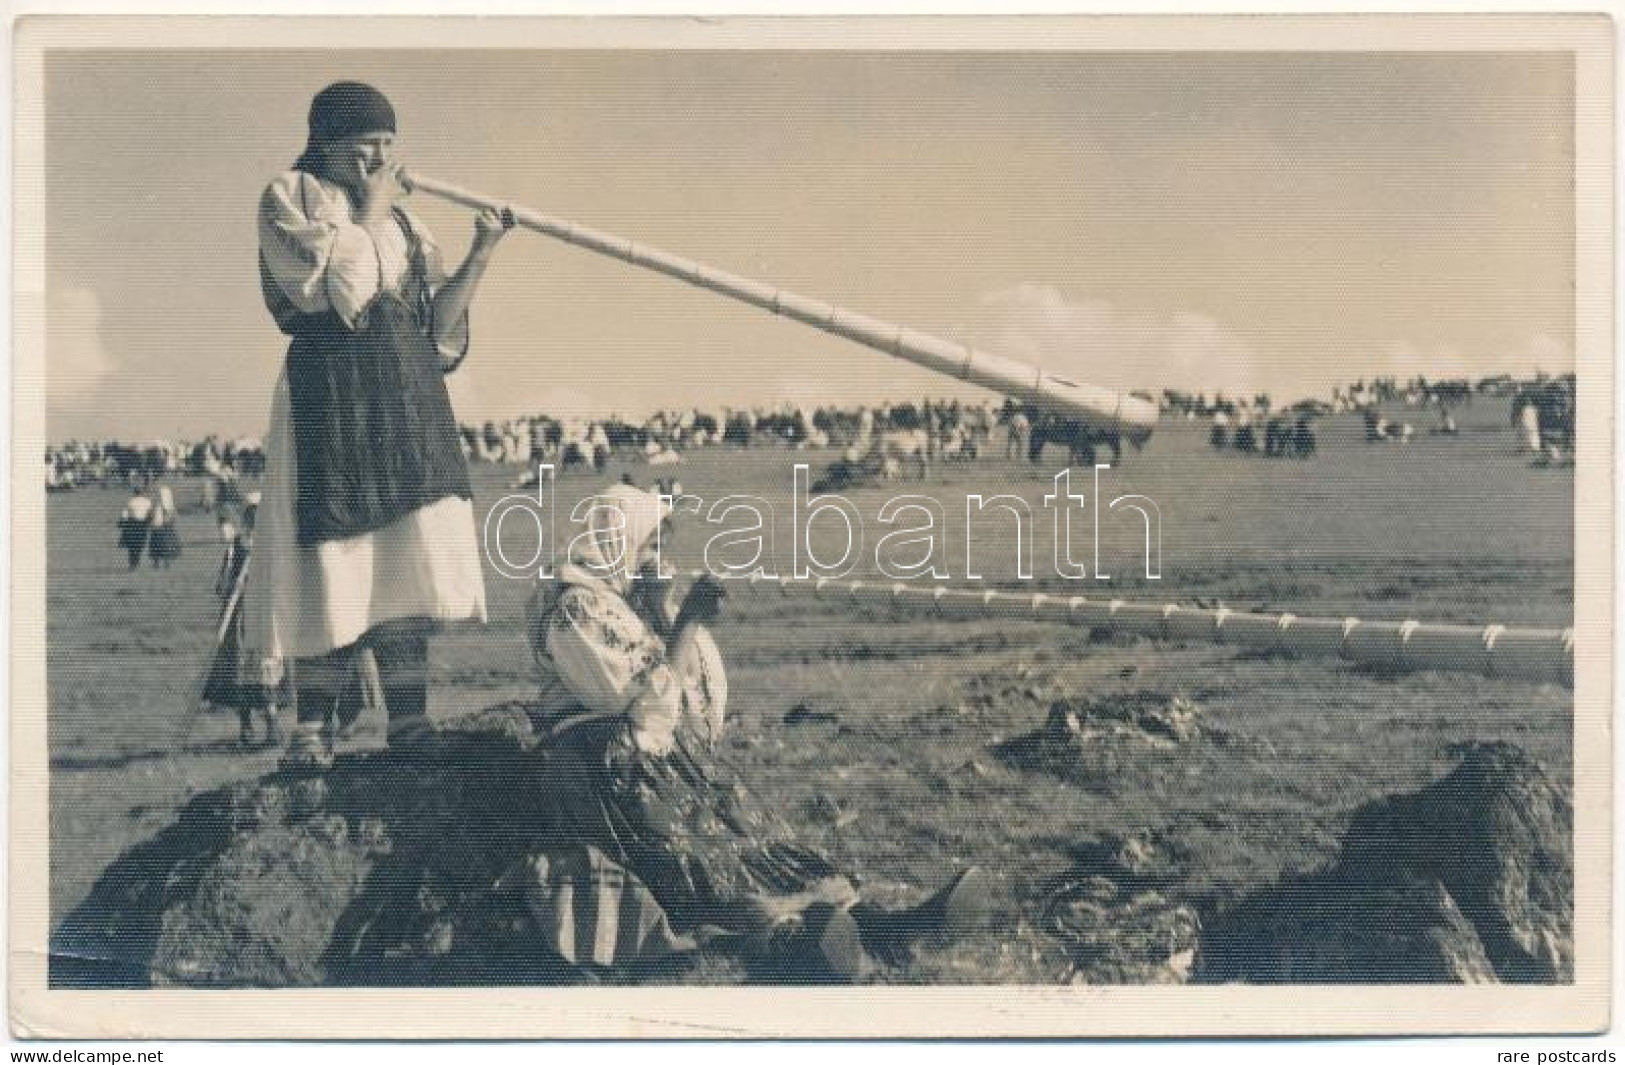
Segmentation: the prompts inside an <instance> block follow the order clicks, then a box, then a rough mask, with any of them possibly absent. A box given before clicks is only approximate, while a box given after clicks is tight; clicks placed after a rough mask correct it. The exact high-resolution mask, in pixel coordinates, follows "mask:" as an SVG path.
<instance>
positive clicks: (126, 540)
mask: <svg viewBox="0 0 1625 1065" xmlns="http://www.w3.org/2000/svg"><path fill="white" fill-rule="evenodd" d="M151 534H152V500H150V499H148V498H147V497H146V494H145V493H143V492H142V491H141V489H140V488H132V489H130V498H129V499H127V500H125V501H124V511H123V513H121V514H120V515H119V519H118V543H119V546H120V547H121V548H123V549H124V550H125V551H126V552H127V553H128V554H129V557H130V568H131V569H135V568H136V567H138V566H140V565H141V556H142V555H144V554H145V553H146V550H147V540H148V538H149V537H150V536H151Z"/></svg>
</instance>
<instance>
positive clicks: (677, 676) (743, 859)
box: [527, 485, 986, 980]
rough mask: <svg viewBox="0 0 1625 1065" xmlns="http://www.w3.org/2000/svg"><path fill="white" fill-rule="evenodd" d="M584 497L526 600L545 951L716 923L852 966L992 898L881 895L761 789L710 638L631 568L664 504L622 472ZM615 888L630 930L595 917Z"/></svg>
mask: <svg viewBox="0 0 1625 1065" xmlns="http://www.w3.org/2000/svg"><path fill="white" fill-rule="evenodd" d="M594 503H595V505H594V507H593V509H592V510H591V511H590V513H589V515H588V533H587V534H585V535H582V536H578V537H577V538H576V539H575V541H574V542H573V543H572V545H571V553H570V560H569V564H568V565H566V566H564V567H562V568H561V569H560V571H559V574H558V576H557V578H556V579H552V580H548V581H546V582H544V583H542V584H541V585H540V586H539V587H538V589H537V591H536V593H535V594H534V595H533V597H532V599H531V602H530V604H529V606H528V608H527V635H528V639H529V643H530V646H531V652H532V654H533V655H534V657H535V660H536V665H537V669H538V673H539V679H540V681H541V697H540V701H539V709H538V711H537V713H536V717H537V718H538V723H539V724H540V725H541V727H542V729H543V730H544V731H545V732H546V733H547V734H548V763H549V774H548V779H549V781H550V790H549V800H550V801H549V803H548V807H549V808H550V809H551V810H552V811H553V816H554V823H553V826H552V832H553V835H554V837H555V840H556V844H555V846H554V847H553V850H552V853H551V854H550V855H549V856H547V858H546V860H545V861H542V862H540V863H538V865H539V866H540V867H541V869H542V870H543V875H541V876H538V877H534V878H533V883H532V885H531V889H530V891H529V897H530V900H531V909H532V912H533V914H534V915H535V917H536V918H537V922H538V925H539V927H540V928H541V929H542V931H543V932H544V933H545V934H547V935H548V936H549V937H550V942H551V943H552V945H553V947H554V949H555V951H557V952H558V953H559V954H561V955H562V956H564V957H565V958H566V959H569V960H573V959H574V957H575V956H577V955H585V954H586V953H587V950H586V945H587V944H594V945H595V949H594V950H593V951H592V952H591V957H592V960H594V961H595V962H597V963H598V964H612V963H618V962H621V961H623V960H624V961H633V962H635V961H638V960H641V959H642V958H644V957H647V956H649V955H651V954H652V955H654V956H659V955H660V954H662V953H664V952H669V951H672V950H675V949H681V948H680V947H679V945H678V944H679V941H680V940H683V939H685V938H687V939H690V940H693V941H701V940H706V939H712V940H713V941H717V942H733V943H735V944H739V945H742V946H743V948H744V949H745V950H746V952H747V953H748V954H749V955H750V956H751V957H752V959H753V960H754V961H755V962H757V963H761V964H765V965H768V966H770V967H772V968H775V969H782V970H784V975H786V976H788V977H791V978H795V979H817V980H832V979H833V980H849V979H854V978H856V977H857V976H859V975H860V974H861V972H862V970H863V968H864V966H865V964H866V960H865V954H864V949H863V948H864V947H868V948H869V949H870V950H873V951H878V952H880V953H882V954H885V953H888V952H889V951H892V950H895V949H898V948H899V947H900V946H901V945H903V944H906V943H907V942H910V941H912V940H913V939H915V938H917V937H918V936H919V935H921V934H924V933H927V932H955V931H962V930H964V929H966V928H967V927H970V926H972V925H974V924H975V923H976V922H977V921H978V920H979V919H980V915H981V911H982V910H983V909H984V908H985V901H986V900H985V898H984V896H983V894H982V892H983V890H984V888H983V885H982V884H981V883H980V881H979V880H978V879H976V878H975V877H973V876H972V875H971V873H970V872H969V871H967V872H966V873H963V874H961V875H960V876H959V877H957V878H955V879H954V880H953V881H952V882H951V883H950V884H949V885H948V886H947V887H946V888H944V889H943V890H942V891H939V892H938V893H937V894H936V895H935V896H933V897H932V898H930V899H928V900H927V901H926V902H925V903H923V904H922V905H920V906H917V907H915V908H913V909H910V910H903V911H887V910H882V909H880V908H878V907H875V906H873V905H871V904H868V903H864V902H860V901H859V899H858V892H857V887H856V885H855V883H854V882H853V880H852V879H851V878H850V877H848V876H847V875H846V874H844V873H843V872H842V871H841V870H839V869H838V868H837V867H836V866H835V865H834V864H833V863H832V862H831V861H830V860H829V859H828V858H826V857H825V856H824V855H822V854H819V853H818V852H816V851H814V850H812V849H809V848H807V847H804V846H801V845H799V844H798V843H796V842H795V839H794V834H793V832H792V831H791V830H790V828H789V826H788V825H786V824H785V823H783V822H782V821H781V820H780V819H779V818H777V817H775V816H774V815H773V814H772V813H771V811H769V810H768V809H767V807H766V806H764V805H763V804H761V803H760V802H757V801H755V799H754V798H753V797H752V795H751V794H750V792H749V791H748V790H747V789H746V788H745V787H744V786H743V784H742V783H741V782H740V781H739V780H738V779H737V778H736V777H735V776H734V775H733V774H732V773H731V772H730V770H729V768H728V767H727V766H726V765H725V764H724V763H723V762H722V760H720V759H719V758H718V757H717V756H716V754H715V751H714V747H715V744H716V742H717V740H718V739H719V738H720V735H721V731H722V727H723V720H724V714H725V711H726V706H727V694H728V688H727V677H726V674H725V672H724V669H723V664H722V658H721V655H720V653H719V652H718V651H717V647H716V644H715V642H714V641H713V640H712V638H711V636H710V634H709V632H707V631H706V630H705V629H704V628H703V627H702V626H698V625H696V626H694V627H693V629H692V631H691V632H690V633H689V635H688V637H687V638H679V639H675V641H674V640H673V637H672V630H673V627H674V625H673V623H674V621H675V616H674V614H675V612H674V611H672V610H671V609H670V601H669V599H668V598H667V597H666V596H665V595H664V594H662V593H663V592H664V590H665V589H666V588H669V585H668V584H667V582H665V581H663V580H651V579H647V578H646V577H645V576H639V577H637V578H634V577H633V574H634V573H636V571H637V565H638V562H637V560H638V559H639V558H640V556H642V555H643V554H644V551H645V545H647V544H648V543H649V541H650V540H651V538H653V537H654V536H656V535H657V533H658V530H659V529H660V528H661V526H662V523H663V522H664V521H665V519H666V517H667V515H668V513H669V512H668V511H667V510H666V508H665V506H664V504H663V503H662V502H661V500H660V497H659V496H657V495H654V494H653V493H646V492H643V491H640V490H639V489H637V488H634V487H631V486H628V485H615V486H614V487H612V488H610V489H608V490H607V491H605V492H603V493H601V494H600V495H599V496H598V497H596V499H595V500H594ZM651 587H653V588H654V589H656V590H655V591H654V593H653V594H650V588H651ZM672 642H675V644H676V648H675V653H674V649H673V647H672V646H671V644H672ZM572 868H573V869H575V870H576V872H575V873H573V874H566V873H563V872H561V870H566V869H572ZM617 870H619V871H622V872H617ZM623 874H624V875H623ZM644 890H646V891H647V892H648V894H649V896H651V897H652V899H653V900H654V901H655V902H656V903H657V904H658V906H659V907H660V911H661V917H660V919H658V920H657V919H654V918H652V917H650V916H649V914H648V906H647V905H646V904H645V902H644V901H643V899H642V896H641V894H639V892H642V891H644ZM610 892H615V893H618V894H620V895H625V894H626V893H630V894H631V895H632V896H633V899H634V901H635V902H636V905H635V906H632V907H631V910H632V911H633V912H635V914H636V915H637V917H638V920H637V922H636V931H637V933H638V934H637V935H632V936H628V935H626V934H625V929H626V926H627V921H626V920H625V919H624V918H622V919H619V920H617V921H616V922H614V923H615V927H613V928H611V927H608V926H606V925H604V921H605V920H607V919H606V918H602V917H601V915H603V914H609V915H612V916H613V915H618V914H622V913H623V911H625V910H627V909H628V907H626V906H617V905H614V904H606V903H605V902H604V901H603V899H602V896H604V895H605V894H606V893H610ZM561 900H563V901H561ZM595 900H596V901H595ZM566 902H567V903H568V905H565V903H566ZM586 902H591V903H592V905H591V906H585V903H586ZM667 921H669V927H668V925H667ZM718 932H720V933H721V934H722V937H723V938H721V939H717V938H716V936H715V935H708V934H707V933H718ZM730 936H731V937H732V938H731V939H730V938H729V937H730ZM623 952H624V953H625V955H626V957H624V958H623V957H622V954H623Z"/></svg>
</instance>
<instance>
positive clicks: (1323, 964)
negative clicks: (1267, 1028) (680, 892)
mask: <svg viewBox="0 0 1625 1065" xmlns="http://www.w3.org/2000/svg"><path fill="white" fill-rule="evenodd" d="M1200 979H1201V980H1202V981H1203V982H1207V983H1227V982H1234V981H1245V982H1248V983H1289V984H1337V983H1494V982H1496V973H1495V968H1494V967H1493V966H1492V965H1491V964H1490V961H1489V958H1488V956H1487V955H1486V954H1485V952H1484V947H1483V944H1482V942H1481V941H1480V940H1479V938H1478V934H1477V932H1476V931H1475V930H1474V928H1473V926H1472V924H1471V922H1469V921H1468V920H1467V918H1466V917H1464V916H1463V915H1462V912H1461V910H1460V908H1459V907H1457V905H1456V903H1455V900H1454V899H1452V898H1451V897H1450V893H1449V892H1448V891H1447V890H1445V888H1444V886H1443V885H1442V884H1440V883H1439V882H1438V881H1436V880H1422V879H1416V878H1411V877H1400V878H1398V879H1393V880H1389V881H1388V882H1385V883H1375V882H1371V883H1358V884H1351V883H1349V882H1347V881H1345V880H1342V879H1339V878H1337V877H1336V876H1320V877H1312V878H1304V879H1302V880H1300V881H1297V882H1295V883H1293V884H1292V885H1290V886H1289V887H1285V888H1279V889H1276V890H1273V891H1269V892H1265V893H1263V894H1262V895H1259V896H1255V897H1254V898H1253V899H1250V900H1248V902H1247V903H1245V904H1244V905H1243V906H1242V907H1241V908H1240V909H1239V910H1238V911H1237V912H1234V913H1231V914H1227V915H1226V916H1225V917H1224V918H1223V919H1222V920H1220V921H1219V922H1216V923H1213V924H1211V925H1210V927H1209V929H1208V931H1207V933H1206V934H1205V935H1204V937H1203V940H1202V962H1201V975H1200Z"/></svg>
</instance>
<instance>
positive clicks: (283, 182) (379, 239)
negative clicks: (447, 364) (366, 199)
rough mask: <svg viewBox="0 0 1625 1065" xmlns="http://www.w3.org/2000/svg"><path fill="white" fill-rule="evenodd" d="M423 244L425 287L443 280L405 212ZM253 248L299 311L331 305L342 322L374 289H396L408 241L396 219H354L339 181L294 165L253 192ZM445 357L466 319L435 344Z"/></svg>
mask: <svg viewBox="0 0 1625 1065" xmlns="http://www.w3.org/2000/svg"><path fill="white" fill-rule="evenodd" d="M401 214H403V215H405V216H406V220H407V224H408V225H410V226H411V228H412V231H413V233H414V234H416V236H417V238H418V240H419V242H420V243H421V244H422V246H423V260H424V268H425V272H426V273H427V275H428V277H427V280H428V284H429V291H430V292H431V294H432V293H434V292H437V291H439V289H440V286H441V285H443V284H445V282H446V271H445V265H444V263H443V261H442V259H441V255H440V248H439V245H437V244H436V243H435V241H434V238H433V237H432V236H431V235H430V233H429V231H428V229H427V228H426V227H425V226H424V225H423V224H422V223H421V222H419V221H418V220H417V219H416V218H413V217H412V216H411V215H410V214H407V212H406V211H405V210H402V211H401ZM259 237H260V254H261V255H262V256H263V257H264V259H265V265H266V268H267V269H268V270H269V271H270V273H271V277H272V278H273V279H274V280H275V281H276V284H277V287H278V288H279V289H280V290H281V291H282V294H283V295H284V296H286V297H287V299H288V301H289V302H290V303H292V304H293V306H294V307H296V308H297V309H298V310H299V311H300V312H302V313H304V314H319V313H321V312H323V311H327V310H332V311H334V312H335V313H337V314H338V316H339V317H340V318H341V319H343V320H344V323H345V324H346V325H349V326H354V324H355V322H356V319H357V318H358V317H359V316H360V314H361V312H362V311H364V310H366V308H367V305H368V304H370V303H371V302H372V301H373V298H374V297H376V296H377V295H378V293H380V292H384V291H389V292H399V291H400V290H401V287H402V285H403V283H404V282H405V280H406V277H407V273H408V271H409V270H410V269H411V242H410V240H409V239H408V237H407V234H406V232H405V231H404V230H403V229H402V228H401V225H400V223H399V221H398V220H396V219H395V218H391V219H390V220H389V221H388V222H385V223H382V224H380V225H377V226H372V227H368V226H363V225H361V224H359V223H357V222H356V221H355V215H354V208H353V207H352V206H351V203H350V197H349V195H348V194H347V193H345V191H344V189H343V188H341V187H340V186H338V185H337V184H334V183H333V182H331V181H327V180H325V179H322V178H319V177H316V176H315V175H314V174H309V173H306V172H305V171H302V170H289V171H287V172H285V173H283V174H281V175H279V176H278V177H277V178H276V179H275V180H274V181H272V182H271V184H270V185H269V186H267V188H266V190H265V194H264V195H263V196H262V197H260V210H259ZM439 347H440V352H441V355H442V356H444V357H445V358H446V359H448V360H451V361H456V360H457V359H459V358H461V357H462V355H463V353H464V352H466V351H467V349H468V320H467V318H466V317H465V318H464V319H463V321H462V322H461V323H459V328H458V329H457V330H456V331H455V335H454V336H453V337H452V338H451V339H450V341H449V342H447V343H442V344H440V345H439Z"/></svg>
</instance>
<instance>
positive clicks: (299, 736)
mask: <svg viewBox="0 0 1625 1065" xmlns="http://www.w3.org/2000/svg"><path fill="white" fill-rule="evenodd" d="M332 765H333V748H332V747H331V746H329V745H328V743H327V739H326V737H325V736H323V734H322V729H321V728H320V727H319V726H317V727H311V726H308V725H301V726H299V727H298V728H297V729H295V730H294V733H293V738H292V739H291V740H289V741H288V749H287V750H286V751H284V752H282V761H281V762H280V763H279V768H280V769H282V770H283V772H287V773H311V772H320V771H321V770H324V769H330V768H332Z"/></svg>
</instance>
